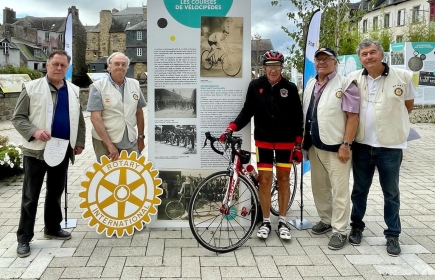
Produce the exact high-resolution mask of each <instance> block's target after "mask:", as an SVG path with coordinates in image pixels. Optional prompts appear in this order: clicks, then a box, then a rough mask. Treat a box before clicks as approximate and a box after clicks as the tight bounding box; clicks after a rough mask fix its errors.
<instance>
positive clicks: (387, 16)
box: [384, 13, 390, 28]
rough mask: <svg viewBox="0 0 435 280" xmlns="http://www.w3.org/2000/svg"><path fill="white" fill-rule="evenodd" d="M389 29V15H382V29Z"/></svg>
mask: <svg viewBox="0 0 435 280" xmlns="http://www.w3.org/2000/svg"><path fill="white" fill-rule="evenodd" d="M389 27H390V14H389V13H388V14H385V15H384V28H389Z"/></svg>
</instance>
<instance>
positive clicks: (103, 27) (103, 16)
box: [98, 10, 112, 57]
mask: <svg viewBox="0 0 435 280" xmlns="http://www.w3.org/2000/svg"><path fill="white" fill-rule="evenodd" d="M111 25H112V13H111V11H110V10H102V11H101V12H100V42H99V43H100V54H99V56H98V57H102V56H109V44H110V38H109V30H110V26H111Z"/></svg>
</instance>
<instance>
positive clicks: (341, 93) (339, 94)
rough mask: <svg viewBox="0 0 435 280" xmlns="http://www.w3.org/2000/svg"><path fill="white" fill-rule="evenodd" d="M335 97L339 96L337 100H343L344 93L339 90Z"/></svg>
mask: <svg viewBox="0 0 435 280" xmlns="http://www.w3.org/2000/svg"><path fill="white" fill-rule="evenodd" d="M335 96H337V98H341V97H342V96H343V92H342V91H341V90H339V91H337V92H336V93H335Z"/></svg>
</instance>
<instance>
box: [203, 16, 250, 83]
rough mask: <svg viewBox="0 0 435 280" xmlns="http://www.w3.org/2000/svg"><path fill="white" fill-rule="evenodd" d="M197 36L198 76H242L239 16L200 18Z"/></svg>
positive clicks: (241, 33)
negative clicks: (198, 36)
mask: <svg viewBox="0 0 435 280" xmlns="http://www.w3.org/2000/svg"><path fill="white" fill-rule="evenodd" d="M200 38H201V39H200V40H201V42H200V44H201V67H200V69H201V70H200V76H201V77H237V78H240V77H242V71H241V69H242V50H243V18H242V17H201V37H200Z"/></svg>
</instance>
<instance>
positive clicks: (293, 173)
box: [270, 164, 299, 216]
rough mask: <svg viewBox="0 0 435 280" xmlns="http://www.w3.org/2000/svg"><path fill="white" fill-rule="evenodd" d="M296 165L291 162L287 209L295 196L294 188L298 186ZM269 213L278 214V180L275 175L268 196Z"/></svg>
mask: <svg viewBox="0 0 435 280" xmlns="http://www.w3.org/2000/svg"><path fill="white" fill-rule="evenodd" d="M297 171H298V169H297V167H296V165H295V164H292V168H291V170H290V179H289V182H290V191H291V194H290V199H289V201H288V206H287V211H288V210H290V207H291V206H292V204H293V201H294V200H295V197H296V190H297V188H298V187H299V186H298V180H297V178H298V174H297ZM270 202H271V203H270V213H272V214H273V215H275V216H279V205H278V182H277V180H276V177H275V176H274V178H273V183H272V191H271V196H270Z"/></svg>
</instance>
